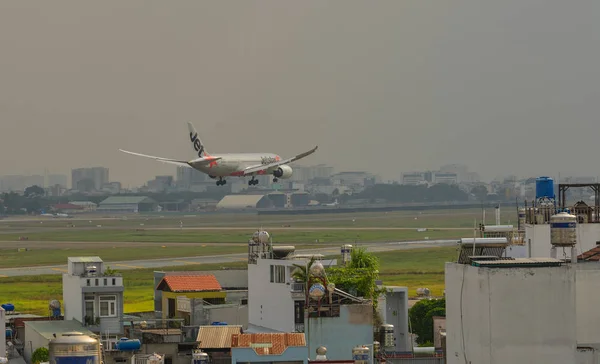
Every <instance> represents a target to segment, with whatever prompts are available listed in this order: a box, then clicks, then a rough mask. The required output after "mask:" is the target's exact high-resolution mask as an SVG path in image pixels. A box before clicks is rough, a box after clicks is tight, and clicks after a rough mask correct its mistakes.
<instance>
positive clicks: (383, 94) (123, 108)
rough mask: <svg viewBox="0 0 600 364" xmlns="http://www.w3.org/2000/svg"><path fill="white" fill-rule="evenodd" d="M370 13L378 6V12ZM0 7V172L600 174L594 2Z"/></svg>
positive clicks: (128, 179)
mask: <svg viewBox="0 0 600 364" xmlns="http://www.w3.org/2000/svg"><path fill="white" fill-rule="evenodd" d="M374 4H375V5H374ZM573 5H575V4H573V3H571V2H565V1H559V0H545V1H542V0H527V1H522V0H521V1H518V0H506V1H502V2H482V1H474V0H473V1H469V0H454V1H451V2H437V1H427V0H425V1H421V0H419V1H417V0H412V1H397V0H389V1H384V0H380V1H378V2H376V3H373V2H366V1H354V0H329V1H318V0H306V1H302V2H281V1H269V0H263V1H244V2H241V1H237V2H233V1H192V0H180V1H173V2H160V1H148V0H146V1H141V0H129V1H127V2H123V1H116V0H106V1H102V2H80V1H66V0H64V1H63V0H56V1H52V2H42V1H30V0H7V1H3V2H0V46H1V49H2V57H0V118H1V120H2V121H1V123H2V126H3V128H2V133H0V175H7V174H41V173H43V171H44V169H48V170H49V171H50V172H52V173H61V174H67V175H70V169H71V168H78V167H87V166H90V167H92V166H104V167H108V168H109V169H110V176H111V180H118V181H121V182H123V184H124V186H126V185H140V184H143V183H144V182H146V181H147V180H149V179H152V178H153V177H154V176H155V175H161V174H173V173H174V168H173V166H169V165H164V164H162V163H159V162H155V161H152V160H145V159H142V158H137V157H134V156H129V155H125V154H123V153H120V152H119V151H118V149H119V148H123V149H127V150H132V151H136V152H140V153H146V154H152V155H157V156H163V157H169V158H182V159H188V158H191V157H192V156H193V155H194V154H193V153H192V150H191V146H190V144H189V143H188V140H187V137H188V132H187V126H186V122H188V121H191V122H192V123H194V125H195V126H196V128H197V129H198V131H199V133H200V135H201V137H202V140H203V141H204V143H205V144H206V148H207V150H208V151H209V152H211V153H219V152H274V153H278V154H280V155H282V156H283V157H288V156H292V155H294V154H296V153H299V152H303V151H305V150H308V149H310V148H312V147H313V146H315V145H318V146H319V150H318V151H317V152H316V153H315V154H314V155H312V156H309V157H308V158H306V159H305V160H303V161H302V164H306V165H312V164H320V163H325V164H330V165H332V166H334V167H335V168H336V170H337V171H341V170H367V171H369V172H373V173H376V174H379V175H381V176H382V177H383V178H384V180H388V179H399V177H400V173H401V172H407V171H411V170H425V169H437V168H438V167H439V166H440V165H443V164H448V163H462V164H465V165H468V166H469V168H470V169H471V170H472V171H475V172H478V173H479V174H480V175H481V176H482V177H483V178H484V179H486V180H490V179H492V178H494V177H496V176H498V175H503V174H516V175H519V176H535V175H556V174H557V173H560V174H561V175H568V174H579V175H592V176H594V175H598V174H600V173H598V172H597V166H598V162H597V156H596V155H595V152H594V149H593V145H595V144H596V143H597V140H596V139H597V137H598V135H600V133H599V132H600V122H598V121H594V120H595V119H596V118H597V117H598V116H597V115H599V114H600V103H599V102H598V100H599V99H600V82H599V81H600V74H599V71H598V70H597V68H598V66H597V65H598V64H600V50H599V49H600V47H599V45H600V21H599V20H600V3H598V2H594V1H590V0H581V1H578V2H576V5H577V6H573Z"/></svg>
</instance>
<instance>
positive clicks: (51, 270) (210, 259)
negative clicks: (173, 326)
mask: <svg viewBox="0 0 600 364" xmlns="http://www.w3.org/2000/svg"><path fill="white" fill-rule="evenodd" d="M456 242H457V240H456V239H455V240H429V241H427V240H419V241H404V242H391V243H370V244H362V245H363V246H366V247H367V250H368V251H370V252H375V253H376V252H385V251H393V250H407V249H419V248H427V247H438V246H454V245H456ZM297 252H298V253H299V254H307V253H318V254H323V255H339V253H340V250H339V248H338V247H328V248H322V249H299V250H297ZM247 256H248V254H247V253H239V254H223V255H212V256H201V257H186V258H166V259H146V260H129V261H114V262H106V264H107V265H110V267H111V268H113V269H116V270H128V269H141V268H156V269H159V268H162V267H173V266H179V265H191V264H210V263H232V262H240V261H247ZM66 272H67V265H66V264H63V265H53V266H42V267H22V268H1V269H0V282H1V281H2V278H3V277H13V276H25V275H28V276H29V275H40V274H62V273H66Z"/></svg>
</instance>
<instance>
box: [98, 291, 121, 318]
mask: <svg viewBox="0 0 600 364" xmlns="http://www.w3.org/2000/svg"><path fill="white" fill-rule="evenodd" d="M116 316H117V296H100V317H116Z"/></svg>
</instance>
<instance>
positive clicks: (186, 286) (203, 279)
mask: <svg viewBox="0 0 600 364" xmlns="http://www.w3.org/2000/svg"><path fill="white" fill-rule="evenodd" d="M156 289H157V290H159V291H166V292H202V291H220V290H221V289H222V288H221V285H220V284H219V281H217V278H216V277H215V276H214V275H212V274H205V275H180V276H179V275H178V276H175V275H173V276H165V277H164V278H163V279H162V280H161V281H160V283H159V284H158V286H157V287H156Z"/></svg>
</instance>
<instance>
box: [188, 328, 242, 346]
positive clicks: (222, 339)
mask: <svg viewBox="0 0 600 364" xmlns="http://www.w3.org/2000/svg"><path fill="white" fill-rule="evenodd" d="M241 333H242V326H239V325H227V326H200V329H199V330H198V337H197V339H196V341H197V342H198V343H199V347H200V349H229V348H231V336H232V335H234V334H241Z"/></svg>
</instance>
